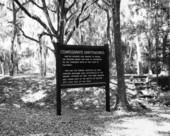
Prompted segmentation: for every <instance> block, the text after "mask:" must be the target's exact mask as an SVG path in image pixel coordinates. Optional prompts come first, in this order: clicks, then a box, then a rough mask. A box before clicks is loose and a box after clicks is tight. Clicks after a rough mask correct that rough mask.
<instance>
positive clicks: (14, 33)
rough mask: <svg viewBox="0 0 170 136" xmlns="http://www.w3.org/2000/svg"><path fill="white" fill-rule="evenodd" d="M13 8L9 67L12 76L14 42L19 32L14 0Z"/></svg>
mask: <svg viewBox="0 0 170 136" xmlns="http://www.w3.org/2000/svg"><path fill="white" fill-rule="evenodd" d="M12 8H13V36H12V40H11V54H10V67H9V74H10V76H13V75H14V68H15V64H14V42H15V37H16V33H17V28H16V8H15V3H14V1H13V2H12Z"/></svg>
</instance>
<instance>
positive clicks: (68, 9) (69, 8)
mask: <svg viewBox="0 0 170 136" xmlns="http://www.w3.org/2000/svg"><path fill="white" fill-rule="evenodd" d="M75 3H76V0H74V1H73V3H72V4H71V5H70V6H69V7H68V8H67V9H65V10H66V11H65V13H66V14H67V12H68V11H70V10H71V8H72V7H73V6H74V5H75Z"/></svg>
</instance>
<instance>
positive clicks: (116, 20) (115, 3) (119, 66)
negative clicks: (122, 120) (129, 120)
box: [112, 0, 130, 110]
mask: <svg viewBox="0 0 170 136" xmlns="http://www.w3.org/2000/svg"><path fill="white" fill-rule="evenodd" d="M120 3H121V0H112V7H113V8H112V14H113V28H114V45H115V58H116V70H117V89H118V97H117V103H116V107H115V108H116V109H118V110H129V109H130V106H129V103H128V101H127V97H126V88H125V77H124V62H123V54H122V44H121V34H120Z"/></svg>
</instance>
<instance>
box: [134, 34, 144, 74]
mask: <svg viewBox="0 0 170 136" xmlns="http://www.w3.org/2000/svg"><path fill="white" fill-rule="evenodd" d="M135 42H136V49H137V74H138V75H142V74H143V71H142V62H141V49H140V42H139V37H138V36H137V37H136V39H135Z"/></svg>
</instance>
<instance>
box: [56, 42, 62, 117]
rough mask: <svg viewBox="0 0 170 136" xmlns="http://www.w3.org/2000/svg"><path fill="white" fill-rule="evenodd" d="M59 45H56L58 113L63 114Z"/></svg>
mask: <svg viewBox="0 0 170 136" xmlns="http://www.w3.org/2000/svg"><path fill="white" fill-rule="evenodd" d="M59 46H60V44H58V45H57V46H56V48H57V50H56V54H55V55H56V60H57V61H56V102H57V115H61V86H60V78H61V67H60V64H61V60H60V57H61V56H60V53H59Z"/></svg>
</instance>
